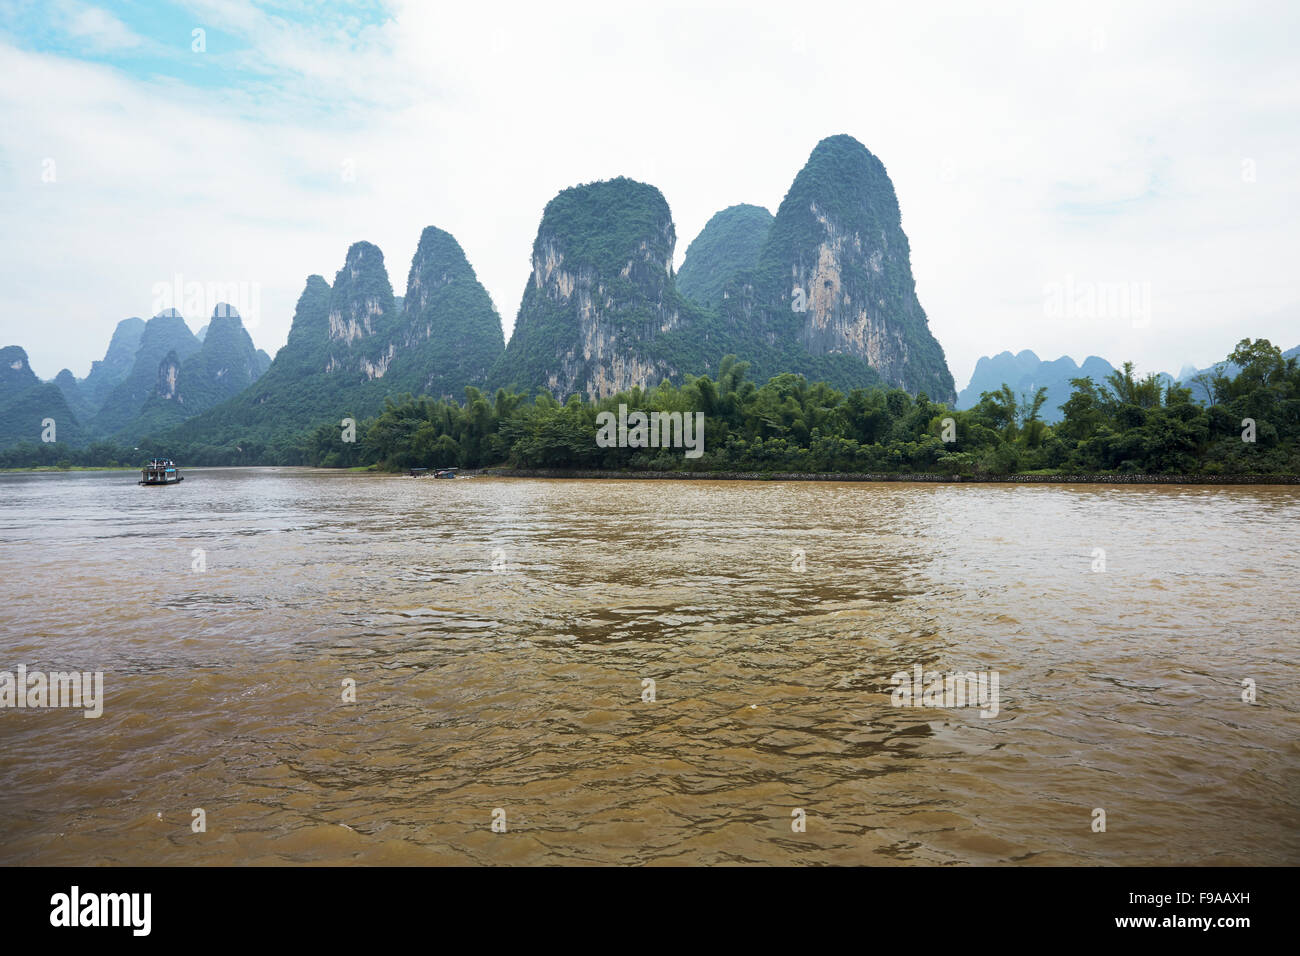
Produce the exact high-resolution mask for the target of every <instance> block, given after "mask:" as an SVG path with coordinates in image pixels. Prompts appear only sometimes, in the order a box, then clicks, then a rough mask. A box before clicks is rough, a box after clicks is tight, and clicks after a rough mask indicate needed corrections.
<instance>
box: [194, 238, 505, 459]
mask: <svg viewBox="0 0 1300 956" xmlns="http://www.w3.org/2000/svg"><path fill="white" fill-rule="evenodd" d="M409 285H410V287H409V288H408V289H407V294H406V295H405V296H404V297H402V298H401V299H397V298H395V297H394V296H393V290H392V285H391V283H390V282H389V278H388V272H387V270H386V269H385V267H384V257H383V254H382V253H381V252H380V251H379V249H378V247H376V246H374V245H372V244H371V243H369V242H358V243H354V244H353V245H352V246H351V247H350V248H349V249H348V253H347V258H346V260H345V262H344V264H343V268H342V269H340V270H339V271H338V273H337V275H336V276H335V279H334V285H333V286H332V287H331V286H330V284H329V283H327V282H326V281H325V280H324V279H323V278H322V277H320V276H317V275H314V276H310V277H308V279H307V284H306V286H305V288H304V289H303V292H302V295H301V296H300V297H299V298H298V305H297V308H296V309H295V311H294V317H293V325H292V327H291V328H290V330H289V338H288V341H287V342H286V343H285V346H284V348H282V349H280V351H279V352H278V353H276V356H275V359H274V361H271V362H270V363H269V365H270V367H269V368H267V369H266V371H265V374H263V375H261V377H260V378H258V379H257V380H256V381H255V383H254V384H253V385H252V386H251V387H249V388H246V389H244V390H243V391H242V392H241V393H240V394H238V395H237V396H235V397H234V398H233V399H231V400H229V401H227V402H224V403H223V404H221V405H219V406H217V407H215V408H212V409H210V410H209V411H207V412H204V413H203V414H201V415H199V416H197V417H196V418H194V419H191V420H190V421H187V422H186V423H185V424H184V425H182V426H180V428H179V429H178V430H176V431H175V432H174V433H173V434H175V435H176V436H177V438H178V439H179V440H181V441H193V440H200V439H201V440H204V441H212V442H214V443H226V442H239V441H243V436H244V435H246V434H248V433H249V432H254V433H258V434H266V433H268V432H271V433H276V434H284V435H291V434H294V433H297V432H300V431H302V430H304V429H308V428H314V427H317V426H320V425H322V424H324V423H331V424H332V425H334V426H337V425H338V422H339V421H340V420H341V418H343V417H353V418H357V419H360V418H362V417H364V416H367V415H374V414H376V413H378V412H379V411H380V410H381V409H382V408H383V404H384V399H385V398H387V397H389V396H394V397H395V396H397V395H400V394H402V393H404V392H411V393H415V394H421V393H424V394H433V395H448V396H450V397H452V398H455V399H457V400H464V397H465V396H464V389H465V386H466V385H481V384H483V383H484V379H485V377H486V371H487V369H488V368H489V367H490V365H491V363H492V362H493V361H494V360H495V359H496V358H497V357H498V356H499V355H500V353H501V351H502V348H503V344H502V338H503V337H502V334H501V320H500V318H499V317H498V316H497V314H496V310H495V309H494V308H493V307H492V301H491V299H490V298H489V297H488V294H487V291H486V290H485V289H484V288H483V286H482V285H481V284H479V282H478V279H477V278H476V277H475V276H474V270H473V269H472V268H471V267H470V265H469V263H468V261H466V259H465V254H464V252H463V251H462V250H461V248H460V245H459V244H458V243H457V242H456V240H455V239H454V238H453V237H452V236H451V235H450V234H448V233H446V232H444V231H443V230H441V229H436V228H434V227H429V228H428V229H426V230H424V233H423V234H422V235H421V238H420V245H419V248H418V249H417V251H416V254H415V257H414V259H413V260H412V262H411V273H410V278H409ZM399 302H400V303H401V308H398V303H399ZM220 334H221V330H220V327H219V325H218V323H217V321H216V319H215V318H214V320H213V323H212V325H211V327H210V328H209V330H208V336H207V341H208V342H211V341H213V339H214V337H215V336H218V335H220ZM250 344H251V343H250ZM205 345H206V343H205ZM259 356H260V357H259ZM253 360H254V361H256V362H260V363H263V364H264V363H266V361H267V359H266V357H265V355H264V353H254V357H253ZM182 393H183V394H184V393H185V392H184V377H182ZM187 400H188V399H187Z"/></svg>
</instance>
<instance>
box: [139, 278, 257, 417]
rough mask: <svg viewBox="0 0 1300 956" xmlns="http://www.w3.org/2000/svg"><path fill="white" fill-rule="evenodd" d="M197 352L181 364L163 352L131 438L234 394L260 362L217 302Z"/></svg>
mask: <svg viewBox="0 0 1300 956" xmlns="http://www.w3.org/2000/svg"><path fill="white" fill-rule="evenodd" d="M205 328H207V330H208V334H207V335H206V336H204V339H203V345H202V346H201V347H200V348H199V350H198V352H196V353H195V354H194V355H191V356H190V357H189V358H188V359H186V360H185V361H184V362H182V361H181V359H180V357H179V356H178V355H177V354H176V352H174V351H172V352H169V353H168V354H167V355H166V356H165V357H164V358H163V360H162V362H160V363H159V365H158V377H157V381H156V384H155V385H154V391H153V394H152V395H151V396H150V397H149V399H148V400H147V401H146V402H145V404H144V405H143V406H142V408H141V410H140V414H139V416H138V417H137V418H136V419H135V420H134V421H133V422H132V423H131V424H130V425H129V426H128V427H127V429H126V433H127V434H129V435H130V436H131V437H133V438H139V437H143V436H145V435H150V434H157V433H158V432H160V431H162V430H163V429H165V428H167V427H169V426H172V425H175V424H177V423H179V422H182V421H184V420H185V419H187V418H191V417H193V416H194V415H197V414H199V413H200V412H203V411H206V410H207V409H209V408H212V407H214V406H215V405H218V404H220V403H221V402H224V401H225V400H226V399H228V398H232V397H233V396H235V395H237V394H239V393H240V392H241V391H243V390H244V389H245V388H247V387H248V386H250V385H252V384H253V383H254V382H255V381H257V380H258V378H260V377H261V375H262V373H263V371H264V370H265V366H264V365H263V364H262V359H261V358H260V357H259V353H258V351H257V349H256V348H255V347H254V346H253V340H252V339H251V338H249V335H248V332H247V331H245V329H244V323H243V320H242V319H241V318H240V315H239V311H238V310H237V309H235V307H234V306H232V305H228V304H226V303H224V302H222V303H218V304H217V307H216V308H215V309H214V310H213V312H212V319H211V321H210V322H209V323H208V325H207V326H205Z"/></svg>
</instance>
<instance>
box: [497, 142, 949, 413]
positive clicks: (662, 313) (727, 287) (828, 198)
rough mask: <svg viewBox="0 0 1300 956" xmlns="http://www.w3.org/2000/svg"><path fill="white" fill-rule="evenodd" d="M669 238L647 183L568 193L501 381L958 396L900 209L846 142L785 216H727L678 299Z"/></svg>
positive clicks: (875, 166) (878, 167)
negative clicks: (781, 378)
mask: <svg viewBox="0 0 1300 956" xmlns="http://www.w3.org/2000/svg"><path fill="white" fill-rule="evenodd" d="M674 241H675V232H674V228H673V223H672V217H671V215H670V214H669V211H668V204H667V203H666V202H665V201H664V199H663V196H662V195H660V193H659V191H658V190H657V189H655V188H654V187H653V186H647V185H645V184H642V183H636V182H633V181H631V180H628V179H615V180H611V181H609V182H601V183H591V184H589V185H586V186H579V187H575V188H573V189H566V190H565V191H564V192H562V193H560V194H559V195H558V196H556V197H555V199H553V200H551V202H550V203H549V204H548V205H547V207H546V211H545V213H544V214H543V216H542V223H541V226H540V227H539V229H538V232H537V239H536V241H535V242H534V244H533V262H532V265H533V269H532V275H531V276H530V278H529V282H528V284H527V286H526V288H525V290H524V296H523V302H522V304H521V305H520V308H519V317H518V320H517V321H516V323H515V332H514V335H513V336H512V337H511V340H510V344H509V345H508V346H507V348H506V354H505V357H504V358H503V360H502V362H501V363H500V364H499V365H498V367H497V369H496V370H494V372H493V375H492V381H493V382H494V384H499V385H504V386H512V387H516V388H523V389H528V390H533V389H537V388H546V389H549V390H550V391H551V392H552V393H554V394H555V395H556V396H557V397H559V398H563V397H565V396H567V395H570V394H573V393H575V392H576V393H581V394H584V395H587V396H589V397H603V396H607V395H609V394H611V393H613V392H616V391H623V390H627V389H630V388H633V387H638V386H639V387H642V388H645V387H650V386H654V385H656V384H657V383H658V382H660V381H662V380H664V379H675V380H680V379H682V378H683V377H684V376H685V375H687V374H707V373H710V372H715V371H716V369H717V368H718V365H719V363H720V361H721V359H722V357H723V356H724V355H726V354H727V353H734V354H736V355H737V356H738V357H739V358H741V359H742V360H745V361H748V362H750V363H751V366H752V370H751V376H752V377H753V378H755V379H757V380H760V381H762V380H766V379H768V378H770V377H772V376H774V375H778V374H780V373H783V372H794V373H798V374H802V375H804V376H806V377H807V378H809V379H813V380H825V381H828V382H830V383H831V384H833V385H835V386H836V387H839V388H844V389H849V388H855V387H860V386H869V385H875V384H880V383H883V384H886V385H890V386H897V387H900V388H903V389H906V390H907V391H909V392H911V393H913V394H916V393H919V392H925V393H926V394H927V395H928V396H929V397H930V398H932V399H935V400H938V401H949V402H951V401H953V400H954V399H955V397H956V392H955V389H954V388H953V382H952V375H951V374H950V373H949V371H948V367H947V363H946V361H945V360H944V355H943V349H942V348H940V346H939V343H938V342H937V341H935V339H934V336H933V335H931V334H930V330H929V326H928V322H927V320H926V316H925V312H924V311H923V310H922V309H921V305H920V303H919V302H918V301H917V298H916V289H915V283H914V282H913V279H912V272H911V264H910V262H909V251H908V244H907V237H906V236H905V235H904V234H903V230H902V226H901V220H900V216H899V210H898V200H897V198H896V197H895V195H894V189H893V186H892V184H891V183H890V181H889V177H888V175H887V174H886V173H885V168H884V166H883V165H882V164H881V162H880V160H878V159H876V157H874V156H872V155H871V153H870V152H868V151H867V149H866V148H865V147H864V146H863V145H862V144H861V143H859V142H857V141H856V140H854V139H853V138H851V137H849V136H833V137H830V138H829V139H826V140H823V141H822V142H821V143H819V144H818V145H817V147H816V148H815V149H814V150H813V152H812V155H811V157H810V158H809V160H808V163H807V165H805V167H804V168H803V170H802V171H800V173H799V175H798V176H797V177H796V178H795V181H794V183H793V185H792V186H791V187H790V191H789V192H788V193H787V195H786V197H785V200H784V201H783V202H782V203H781V207H780V209H779V210H778V212H777V214H776V216H775V217H774V218H773V217H770V216H769V215H768V213H767V211H766V210H764V209H762V208H760V207H756V206H733V207H731V208H729V209H726V210H723V211H722V212H720V213H718V214H717V215H716V216H714V217H713V219H711V220H710V222H709V224H708V225H707V226H706V227H705V229H704V230H703V231H702V232H701V234H700V236H699V237H697V239H696V241H695V242H694V243H692V244H691V249H690V250H689V251H688V254H687V261H686V262H685V263H683V267H682V273H683V274H682V279H681V283H682V286H683V287H685V288H689V289H691V290H692V291H693V294H694V295H695V296H696V301H695V302H691V301H690V300H688V299H687V298H686V297H685V296H684V295H683V294H682V293H681V292H679V291H678V288H679V287H678V283H677V280H676V278H675V277H674V275H673V270H672V254H673V244H674Z"/></svg>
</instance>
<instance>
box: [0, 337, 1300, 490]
mask: <svg viewBox="0 0 1300 956" xmlns="http://www.w3.org/2000/svg"><path fill="white" fill-rule="evenodd" d="M1229 360H1230V361H1231V363H1232V365H1233V367H1235V368H1237V369H1239V372H1238V373H1237V374H1236V375H1235V376H1233V377H1229V376H1227V375H1223V374H1220V375H1218V376H1217V378H1216V379H1215V381H1213V382H1212V383H1211V384H1212V387H1213V390H1214V394H1215V397H1216V401H1215V403H1214V404H1212V405H1209V406H1205V405H1201V404H1198V403H1196V402H1194V401H1193V400H1192V398H1191V392H1190V390H1189V389H1187V388H1184V387H1180V386H1179V385H1177V384H1173V385H1166V384H1165V383H1163V382H1162V381H1161V379H1160V378H1159V377H1158V376H1156V375H1149V376H1147V377H1145V378H1138V377H1136V376H1134V374H1133V367H1132V364H1131V363H1126V364H1125V366H1124V367H1123V369H1121V370H1118V371H1116V372H1114V373H1113V374H1112V375H1110V376H1108V377H1107V378H1106V380H1105V381H1102V382H1096V381H1093V380H1092V379H1088V378H1079V379H1075V381H1074V383H1073V392H1072V394H1071V396H1070V398H1069V399H1068V400H1067V401H1066V402H1065V405H1064V415H1065V417H1064V419H1063V420H1062V421H1061V422H1060V423H1059V424H1057V425H1054V426H1053V425H1049V424H1048V423H1047V422H1045V421H1044V420H1043V417H1042V411H1043V404H1044V402H1045V401H1046V390H1045V389H1042V388H1040V389H1039V390H1038V391H1037V393H1036V394H1034V395H1032V396H1030V395H1016V394H1015V392H1014V391H1013V390H1012V388H1011V387H1010V386H1003V387H1002V388H1001V389H1000V390H998V391H996V392H986V393H985V394H984V395H983V396H982V397H981V398H980V400H979V402H978V403H976V405H975V407H974V408H971V409H967V410H964V411H955V410H952V409H949V408H948V407H947V406H945V405H942V404H938V403H934V402H931V401H930V400H929V399H928V398H926V397H925V396H924V395H920V396H917V397H916V398H913V397H912V396H910V395H908V394H907V393H906V392H904V391H902V390H901V389H883V388H866V389H854V390H852V391H850V392H847V393H844V392H840V391H836V390H835V389H833V388H831V387H830V386H829V385H827V384H825V383H809V382H808V381H807V380H806V379H804V378H803V377H802V376H798V375H792V374H782V375H778V376H776V377H775V378H773V379H771V380H770V381H768V382H767V383H765V384H763V385H761V386H760V385H757V384H755V383H754V382H752V381H749V380H748V379H747V378H746V372H747V369H748V365H747V363H745V362H738V361H736V360H735V359H734V357H731V356H728V357H727V358H726V359H724V361H723V363H722V367H721V369H720V371H719V375H718V377H717V378H716V379H713V378H709V377H707V376H701V377H698V378H693V379H691V380H690V381H689V382H687V383H686V384H684V385H681V386H676V385H672V384H663V385H660V386H659V387H657V388H653V389H649V390H641V389H633V390H632V391H630V392H626V393H623V394H619V395H615V396H612V397H610V398H608V399H604V400H602V401H599V402H586V401H582V400H581V399H580V398H578V397H577V396H574V397H573V398H571V399H570V400H569V401H567V402H565V403H560V402H558V401H556V400H555V399H554V398H553V397H552V396H551V395H550V393H549V392H546V391H542V392H540V393H539V394H538V395H537V397H536V398H535V399H531V400H530V399H528V398H527V397H526V396H524V395H522V394H519V393H514V392H508V391H505V390H498V391H497V392H496V394H495V395H494V396H488V395H486V394H484V393H483V392H481V391H480V390H478V389H476V388H473V387H470V388H468V389H467V390H466V402H465V403H464V404H460V403H456V402H449V401H446V400H443V399H434V398H429V397H419V398H415V397H411V396H404V397H402V398H401V399H399V400H397V401H392V400H389V401H388V402H387V403H386V407H385V409H384V411H383V412H382V413H381V414H379V415H378V416H376V417H374V418H372V419H368V420H366V421H363V422H359V423H358V424H357V427H356V435H355V437H356V440H355V441H353V442H346V441H344V440H343V430H342V429H341V428H340V426H339V424H338V423H337V422H330V423H327V424H322V425H320V426H319V427H318V428H316V429H315V430H314V431H312V432H309V433H306V434H301V435H299V436H297V437H296V438H295V439H294V440H293V441H285V442H282V443H279V444H269V445H268V444H259V443H257V442H255V441H244V442H241V443H239V444H235V445H225V446H219V447H217V446H211V445H203V444H196V445H192V446H184V447H176V446H174V445H173V446H168V447H163V446H161V445H159V444H158V443H156V442H148V441H146V442H141V443H140V444H139V445H138V446H132V447H125V446H119V445H113V444H109V443H98V444H94V445H91V446H89V447H88V448H84V449H73V448H69V447H68V446H67V445H64V444H62V443H60V444H57V445H40V444H30V443H29V444H25V445H21V446H18V447H16V448H12V449H9V450H8V451H4V452H0V466H4V467H23V466H33V465H55V464H57V463H59V462H60V461H63V462H65V463H66V464H68V465H92V464H100V465H111V464H119V463H120V464H134V463H138V462H139V461H140V460H142V459H144V458H147V457H149V456H151V455H154V454H170V455H172V456H174V457H176V458H178V459H179V460H180V461H181V462H182V463H183V464H187V465H188V464H314V465H323V466H327V467H349V466H358V465H373V466H376V467H379V468H382V469H388V470H405V469H407V468H411V467H435V468H436V467H449V466H459V467H470V468H476V467H483V466H491V465H509V466H513V467H517V468H546V469H611V470H689V471H744V472H780V471H796V472H798V471H802V472H860V473H890V472H931V473H936V474H960V475H971V476H980V475H1005V474H1015V473H1025V472H1051V471H1057V472H1062V473H1080V472H1086V473H1109V472H1113V473H1118V474H1126V473H1143V474H1186V475H1194V474H1204V475H1236V474H1240V475H1247V474H1277V475H1282V474H1289V475H1295V474H1300V367H1298V363H1297V359H1296V358H1294V357H1292V358H1284V357H1283V355H1282V353H1281V351H1280V350H1279V349H1277V348H1275V347H1274V346H1273V345H1271V344H1270V343H1269V342H1268V341H1267V340H1264V339H1260V340H1257V341H1253V342H1252V341H1251V340H1249V339H1244V340H1242V342H1240V343H1239V344H1238V346H1237V348H1236V349H1235V350H1234V351H1233V353H1232V354H1231V356H1229ZM620 403H621V404H625V405H627V406H628V409H629V411H637V410H640V411H645V412H650V411H661V412H674V411H676V412H683V413H693V412H703V413H704V416H705V432H704V435H705V440H704V454H703V455H702V456H701V457H699V458H695V459H688V458H686V457H685V456H684V455H683V453H682V450H681V449H680V448H616V447H613V448H601V447H599V446H598V445H597V443H596V441H595V436H596V433H597V421H596V416H597V414H599V413H600V412H603V411H609V412H616V411H617V408H618V406H619V404H620ZM946 419H951V420H952V425H951V429H949V432H950V434H949V437H953V438H955V440H953V441H944V437H945V425H946V424H947V423H946V421H945V420H946ZM1245 419H1250V420H1253V422H1254V423H1255V424H1254V441H1253V442H1252V441H1245V440H1243V432H1244V431H1246V426H1244V425H1243V420H1245Z"/></svg>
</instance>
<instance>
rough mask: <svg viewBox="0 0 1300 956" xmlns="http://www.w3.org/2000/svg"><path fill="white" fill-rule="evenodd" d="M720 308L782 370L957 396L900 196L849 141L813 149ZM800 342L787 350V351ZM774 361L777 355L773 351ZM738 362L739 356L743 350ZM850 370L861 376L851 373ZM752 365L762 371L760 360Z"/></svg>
mask: <svg viewBox="0 0 1300 956" xmlns="http://www.w3.org/2000/svg"><path fill="white" fill-rule="evenodd" d="M737 285H738V288H736V289H735V291H736V292H737V293H738V294H734V295H730V296H728V297H727V298H726V299H725V301H724V302H723V303H722V304H721V306H720V310H721V312H722V315H723V318H724V320H725V322H726V324H727V326H728V328H729V329H730V330H731V331H732V333H733V334H734V335H736V336H737V337H738V338H739V339H741V340H742V341H743V340H744V339H746V338H749V337H754V338H757V340H758V342H759V343H760V344H761V343H762V342H763V341H766V342H768V343H771V344H772V345H773V346H774V347H775V349H776V351H777V353H778V354H777V355H775V356H772V357H771V358H773V359H781V358H783V357H784V359H785V361H786V363H787V364H793V365H795V366H798V368H790V369H779V371H785V370H790V371H794V370H803V368H807V369H809V372H807V373H805V374H813V375H816V374H817V372H816V371H815V370H816V369H818V368H825V369H827V370H834V371H833V373H832V374H830V375H829V376H828V377H829V378H830V380H831V381H832V382H833V383H834V384H836V385H838V386H840V387H852V386H854V385H865V384H871V382H872V381H873V380H874V378H875V377H876V376H879V379H880V380H881V381H882V382H883V383H884V384H886V385H890V386H896V387H899V388H903V389H905V390H907V391H909V392H911V393H913V394H916V393H918V392H925V393H926V394H927V395H928V396H929V397H930V398H931V399H934V400H937V401H946V402H951V401H954V400H955V398H956V391H955V389H954V387H953V380H952V374H951V373H950V372H949V371H948V366H947V362H946V360H945V358H944V355H943V349H942V348H941V347H940V345H939V343H938V342H937V341H936V340H935V338H934V336H933V335H932V334H931V333H930V329H929V323H928V321H927V319H926V315H925V311H924V310H923V309H922V308H921V304H920V302H919V301H918V299H917V297H916V284H915V281H914V280H913V278H912V267H911V261H910V251H909V247H908V242H907V236H906V235H905V234H904V233H903V229H902V221H901V217H900V213H899V208H898V199H897V197H896V196H895V194H894V187H893V184H892V183H891V182H890V180H889V176H888V174H887V173H886V172H885V167H884V165H883V164H882V163H881V162H880V160H879V159H877V158H876V157H875V156H873V155H872V154H871V153H870V152H869V151H868V150H867V149H866V147H864V146H863V145H862V144H861V143H859V142H858V141H857V140H855V139H853V138H852V137H850V136H832V137H830V138H828V139H824V140H822V141H821V142H820V143H818V144H817V146H816V148H815V149H814V150H813V152H812V155H811V156H810V157H809V159H808V162H807V164H806V165H805V166H804V168H803V169H802V170H801V171H800V172H799V175H798V176H796V177H795V180H794V183H793V184H792V185H791V187H790V190H789V192H787V193H786V196H785V199H784V200H783V201H782V202H781V206H780V208H779V209H778V210H777V214H776V218H775V220H774V221H773V223H772V227H771V229H770V231H769V233H768V235H767V239H766V241H765V242H764V245H763V249H762V252H761V253H760V255H759V260H758V264H757V266H756V267H755V269H754V270H753V271H752V272H751V273H749V274H747V275H745V274H742V275H741V276H739V277H738V280H737ZM792 344H795V345H797V346H798V349H797V352H802V353H804V355H803V356H799V355H798V354H797V352H796V353H795V354H791V352H792V350H791V348H790V346H791V345H792ZM782 353H784V354H782ZM740 354H742V355H743V354H744V353H743V352H742V353H740ZM855 364H861V365H865V366H867V367H869V369H870V371H869V372H868V371H862V372H861V373H858V372H857V371H855ZM756 365H760V366H763V367H764V371H767V369H766V365H767V360H766V357H765V358H764V360H760V362H757V363H756Z"/></svg>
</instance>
